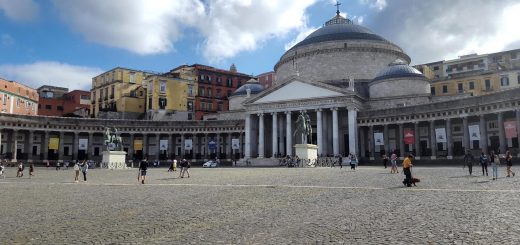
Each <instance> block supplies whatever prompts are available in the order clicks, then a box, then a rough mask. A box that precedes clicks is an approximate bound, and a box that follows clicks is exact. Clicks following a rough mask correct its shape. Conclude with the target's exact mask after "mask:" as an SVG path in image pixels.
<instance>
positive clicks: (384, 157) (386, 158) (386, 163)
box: [382, 154, 388, 168]
mask: <svg viewBox="0 0 520 245" xmlns="http://www.w3.org/2000/svg"><path fill="white" fill-rule="evenodd" d="M382 157H383V166H385V168H386V166H387V165H388V156H387V155H386V154H383V156H382Z"/></svg>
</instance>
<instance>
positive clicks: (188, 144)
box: [184, 139, 193, 151]
mask: <svg viewBox="0 0 520 245" xmlns="http://www.w3.org/2000/svg"><path fill="white" fill-rule="evenodd" d="M192 149H193V141H192V140H191V139H185V140H184V150H188V151H191V150H192Z"/></svg>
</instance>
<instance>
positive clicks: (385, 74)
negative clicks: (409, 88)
mask: <svg viewBox="0 0 520 245" xmlns="http://www.w3.org/2000/svg"><path fill="white" fill-rule="evenodd" d="M399 77H401V78H402V77H417V78H426V77H425V76H424V75H423V74H422V73H421V72H420V71H418V70H417V69H415V68H413V67H411V66H409V65H408V64H407V63H406V62H405V61H403V60H401V59H396V60H395V61H393V62H392V63H390V64H388V67H386V68H385V69H383V70H382V71H380V72H379V73H378V74H377V76H376V78H374V80H372V81H379V80H383V79H389V78H399Z"/></svg>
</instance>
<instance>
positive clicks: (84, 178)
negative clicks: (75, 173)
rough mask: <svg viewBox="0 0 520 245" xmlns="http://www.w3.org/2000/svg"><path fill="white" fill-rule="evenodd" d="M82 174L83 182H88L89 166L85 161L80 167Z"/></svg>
mask: <svg viewBox="0 0 520 245" xmlns="http://www.w3.org/2000/svg"><path fill="white" fill-rule="evenodd" d="M80 169H81V173H83V181H85V182H87V172H88V164H87V162H86V161H85V160H83V162H82V163H81V165H80Z"/></svg>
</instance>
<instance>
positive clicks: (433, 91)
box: [430, 87, 435, 95]
mask: <svg viewBox="0 0 520 245" xmlns="http://www.w3.org/2000/svg"><path fill="white" fill-rule="evenodd" d="M430 93H431V94H432V95H435V87H431V88H430Z"/></svg>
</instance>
